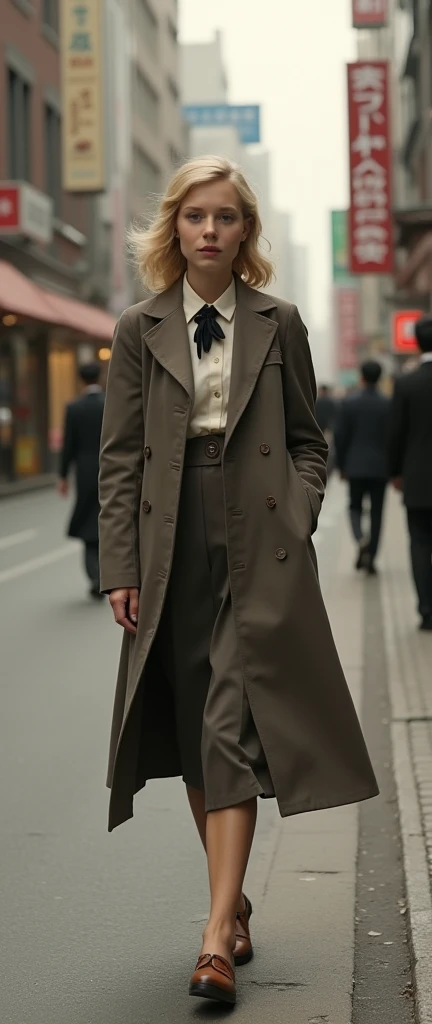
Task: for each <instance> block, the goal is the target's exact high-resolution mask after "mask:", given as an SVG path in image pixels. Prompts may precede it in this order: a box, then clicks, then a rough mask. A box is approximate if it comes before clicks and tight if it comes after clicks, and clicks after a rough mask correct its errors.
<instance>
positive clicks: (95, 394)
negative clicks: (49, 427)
mask: <svg viewBox="0 0 432 1024" xmlns="http://www.w3.org/2000/svg"><path fill="white" fill-rule="evenodd" d="M80 377H81V379H82V381H83V383H84V384H85V385H86V387H85V391H84V393H83V394H82V395H81V396H80V398H77V399H75V401H74V402H70V404H69V405H68V406H67V408H66V416H65V426H64V441H63V451H62V453H61V458H60V479H59V481H58V491H59V493H60V494H61V495H62V496H63V497H67V495H68V493H69V483H68V475H69V472H70V469H71V467H72V466H73V465H74V466H75V474H76V503H75V507H74V510H73V513H72V518H71V520H70V523H69V529H68V535H69V537H79V538H80V540H82V541H83V542H84V549H85V568H86V573H87V576H88V578H89V580H90V594H91V596H92V597H94V598H95V599H97V598H99V597H100V593H99V539H98V516H99V498H98V475H99V447H100V437H101V430H102V417H103V411H104V393H103V391H102V388H101V387H100V385H99V377H100V367H99V365H98V364H97V363H88V364H85V365H84V366H82V367H81V368H80Z"/></svg>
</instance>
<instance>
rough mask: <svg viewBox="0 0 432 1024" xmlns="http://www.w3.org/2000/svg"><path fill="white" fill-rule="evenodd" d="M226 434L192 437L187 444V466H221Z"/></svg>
mask: <svg viewBox="0 0 432 1024" xmlns="http://www.w3.org/2000/svg"><path fill="white" fill-rule="evenodd" d="M224 442H225V434H205V435H203V436H202V437H191V438H190V440H189V441H188V442H187V444H186V452H185V461H184V464H185V466H220V464H221V462H222V452H223V448H224Z"/></svg>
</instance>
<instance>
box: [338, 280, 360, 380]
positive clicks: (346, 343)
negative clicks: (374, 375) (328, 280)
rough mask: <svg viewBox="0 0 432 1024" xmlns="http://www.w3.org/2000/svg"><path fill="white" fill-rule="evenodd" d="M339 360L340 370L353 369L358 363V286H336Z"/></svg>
mask: <svg viewBox="0 0 432 1024" xmlns="http://www.w3.org/2000/svg"><path fill="white" fill-rule="evenodd" d="M335 320H336V341H337V361H338V367H339V369H340V370H352V369H354V368H355V367H356V366H357V363H358V352H357V349H358V343H359V324H360V305H359V292H358V289H357V288H356V287H354V288H352V287H343V286H342V287H340V286H337V287H336V288H335Z"/></svg>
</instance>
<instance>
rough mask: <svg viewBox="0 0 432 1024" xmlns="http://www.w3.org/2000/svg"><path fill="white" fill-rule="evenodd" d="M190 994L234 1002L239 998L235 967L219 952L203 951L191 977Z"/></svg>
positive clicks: (223, 1001) (222, 1001)
mask: <svg viewBox="0 0 432 1024" xmlns="http://www.w3.org/2000/svg"><path fill="white" fill-rule="evenodd" d="M189 995H190V996H199V997H200V998H201V999H217V1000H218V1001H219V1002H220V1003H231V1004H234V1003H235V1001H236V998H237V996H236V985H235V973H234V968H233V967H231V964H230V963H228V960H225V958H224V957H223V956H218V955H217V953H202V954H201V956H199V957H198V960H197V965H196V968H195V971H194V974H193V975H192V978H191V982H190V985H189Z"/></svg>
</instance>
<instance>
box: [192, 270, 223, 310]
mask: <svg viewBox="0 0 432 1024" xmlns="http://www.w3.org/2000/svg"><path fill="white" fill-rule="evenodd" d="M186 276H187V279H188V282H189V284H190V286H191V288H193V290H194V292H196V293H197V295H199V297H200V299H202V300H203V302H206V303H207V304H208V305H210V306H211V304H212V302H216V299H219V298H220V296H221V295H223V293H224V292H226V290H227V288H229V286H230V284H231V281H232V270H231V268H227V269H226V270H224V271H223V273H220V274H211V275H210V274H200V272H199V271H197V270H196V268H195V267H189V266H188V268H187V275H186Z"/></svg>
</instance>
